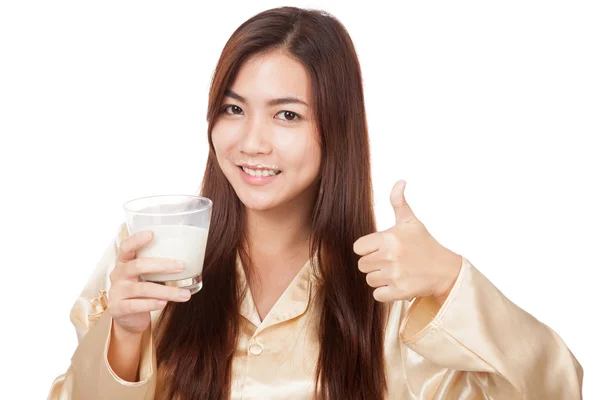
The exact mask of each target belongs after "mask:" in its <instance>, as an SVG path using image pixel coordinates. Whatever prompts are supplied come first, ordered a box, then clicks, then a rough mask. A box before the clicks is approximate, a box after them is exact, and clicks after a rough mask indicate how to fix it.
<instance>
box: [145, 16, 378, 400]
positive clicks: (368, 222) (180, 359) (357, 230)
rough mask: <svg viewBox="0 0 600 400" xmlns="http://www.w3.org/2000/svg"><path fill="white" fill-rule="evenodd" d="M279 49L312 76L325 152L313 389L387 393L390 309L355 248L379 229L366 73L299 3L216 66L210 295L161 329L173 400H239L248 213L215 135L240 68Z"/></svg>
mask: <svg viewBox="0 0 600 400" xmlns="http://www.w3.org/2000/svg"><path fill="white" fill-rule="evenodd" d="M271 50H283V51H285V52H286V53H287V54H289V55H290V56H291V57H294V58H295V59H296V60H298V61H299V62H301V63H302V64H303V65H304V66H305V68H306V69H307V71H308V73H309V76H310V81H311V97H312V98H311V102H312V104H313V110H314V111H313V112H314V117H315V118H316V121H317V127H318V131H319V139H320V144H321V150H322V151H321V153H322V160H321V173H320V177H319V179H320V190H319V194H318V196H317V198H316V201H315V205H314V211H313V215H312V236H311V241H310V254H311V256H313V257H314V256H315V255H316V257H317V260H318V263H317V266H318V268H319V270H318V276H319V282H318V288H319V289H318V293H319V296H318V298H319V299H320V301H321V302H322V314H321V320H320V326H319V329H320V331H319V337H320V344H321V347H320V352H319V358H318V361H317V366H316V376H315V381H316V386H317V387H315V389H316V392H315V393H317V392H318V393H320V394H319V397H320V398H323V399H328V400H340V399H343V400H351V399H362V400H365V399H366V400H381V399H383V398H384V396H385V393H386V379H385V372H384V360H383V331H384V328H385V326H384V324H385V322H384V320H385V318H384V314H385V310H384V306H383V305H382V304H380V303H378V302H376V301H375V300H374V298H373V296H372V290H371V289H370V288H369V287H368V285H367V284H366V281H365V277H364V275H363V274H362V273H361V272H360V271H359V270H358V267H357V262H358V257H357V256H356V254H355V253H354V252H353V243H354V241H355V240H356V239H358V238H359V237H361V236H364V235H366V234H368V233H372V232H374V231H375V230H376V226H375V217H374V212H373V198H372V186H371V169H370V160H369V158H370V154H369V142H368V134H367V123H366V118H365V107H364V97H363V90H362V77H361V71H360V66H359V62H358V57H357V55H356V52H355V49H354V45H353V43H352V41H351V39H350V36H349V35H348V32H347V31H346V29H345V28H344V26H343V25H342V24H341V23H340V22H339V21H338V20H337V19H336V18H334V17H333V16H331V15H329V14H327V13H325V12H323V11H320V10H307V9H299V8H295V7H282V8H276V9H271V10H267V11H264V12H262V13H260V14H257V15H255V16H254V17H252V18H250V19H249V20H247V21H246V22H244V23H243V24H242V25H241V26H240V27H239V28H238V29H237V30H236V31H235V32H234V33H233V35H232V36H231V38H230V39H229V41H228V42H227V43H226V45H225V47H224V49H223V52H222V53H221V57H220V59H219V62H218V64H217V67H216V70H215V73H214V76H213V79H212V84H211V88H210V94H209V102H208V112H207V120H208V140H209V146H210V153H209V156H208V161H207V165H206V170H205V172H204V179H203V181H202V190H201V195H203V196H206V197H209V198H210V199H212V200H213V202H214V205H213V211H212V213H213V214H212V220H211V228H210V235H209V237H208V243H207V249H206V258H205V263H204V272H203V288H202V290H201V291H200V292H199V293H197V294H195V295H194V296H192V299H191V300H190V301H188V302H186V303H169V304H168V305H167V307H166V308H165V310H164V311H163V313H162V315H161V317H160V319H159V321H158V325H157V334H156V337H157V340H158V346H157V361H158V375H159V383H160V385H161V386H162V387H163V393H164V397H166V398H168V399H203V400H209V399H228V398H229V396H230V386H231V367H232V360H233V356H234V352H235V349H236V346H237V337H238V333H239V318H240V317H239V311H238V309H239V305H240V301H241V293H243V291H244V290H245V288H240V287H238V281H237V279H236V252H239V254H240V258H241V259H242V262H243V265H244V268H248V267H247V266H248V265H250V264H251V263H250V262H248V261H249V258H248V253H247V251H246V249H245V247H244V243H245V236H244V235H245V229H244V228H245V227H244V207H243V204H241V202H240V200H239V199H238V197H237V195H236V193H235V192H234V190H233V188H232V187H231V185H230V184H229V182H228V180H227V179H226V177H225V175H224V174H223V172H222V171H221V169H220V167H219V164H218V163H217V159H216V156H215V149H214V146H213V144H212V138H211V135H210V133H211V131H212V127H213V126H214V124H215V121H216V120H217V118H218V117H219V110H220V105H221V102H222V101H223V95H224V92H225V90H226V89H227V88H228V86H229V85H231V84H232V82H233V80H234V78H235V75H236V73H237V71H238V70H239V68H240V66H241V65H242V63H243V62H244V61H245V60H247V59H248V57H250V56H252V55H256V54H264V53H266V52H269V51H271ZM249 272H250V273H251V271H249Z"/></svg>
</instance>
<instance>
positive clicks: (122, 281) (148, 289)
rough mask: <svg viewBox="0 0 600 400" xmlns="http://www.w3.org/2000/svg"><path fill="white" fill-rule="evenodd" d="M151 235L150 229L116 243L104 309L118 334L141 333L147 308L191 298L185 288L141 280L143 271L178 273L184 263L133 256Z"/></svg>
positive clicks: (150, 309)
mask: <svg viewBox="0 0 600 400" xmlns="http://www.w3.org/2000/svg"><path fill="white" fill-rule="evenodd" d="M153 238H154V233H153V232H152V231H141V232H137V233H135V234H133V235H131V236H128V237H126V238H125V239H123V241H122V242H121V245H120V246H119V252H118V256H117V261H116V265H115V268H114V270H113V271H112V272H111V274H110V282H111V285H110V290H109V292H108V308H107V312H108V313H109V314H110V316H111V317H112V319H113V322H114V326H115V329H117V330H120V331H121V332H120V333H127V334H130V335H141V334H142V333H143V332H144V331H145V330H146V329H147V328H148V326H149V325H150V311H154V310H159V309H161V308H163V307H164V306H165V305H166V304H167V301H177V302H184V301H188V300H189V299H190V297H191V295H190V291H189V290H187V289H179V288H175V287H169V286H164V285H160V284H157V283H152V282H140V281H139V275H140V274H146V273H161V274H164V273H173V274H174V273H179V272H182V271H183V270H184V269H185V266H184V265H183V263H181V262H179V261H176V260H169V259H162V258H136V252H137V251H138V250H139V249H141V248H142V247H144V246H146V245H148V244H149V243H150V242H151V241H152V239H153Z"/></svg>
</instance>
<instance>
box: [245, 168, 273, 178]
mask: <svg viewBox="0 0 600 400" xmlns="http://www.w3.org/2000/svg"><path fill="white" fill-rule="evenodd" d="M242 169H243V170H244V172H245V173H247V174H248V175H251V176H275V175H277V174H278V173H279V172H280V171H275V170H272V169H252V168H246V167H242Z"/></svg>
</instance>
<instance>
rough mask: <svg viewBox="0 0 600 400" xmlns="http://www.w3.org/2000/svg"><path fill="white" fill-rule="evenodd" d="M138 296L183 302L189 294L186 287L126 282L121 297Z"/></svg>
mask: <svg viewBox="0 0 600 400" xmlns="http://www.w3.org/2000/svg"><path fill="white" fill-rule="evenodd" d="M125 290H126V291H125ZM140 297H141V298H150V299H158V300H168V301H177V302H183V301H188V300H189V299H190V297H191V294H190V291H189V290H187V289H179V288H176V287H170V286H165V285H160V284H158V283H153V282H128V283H127V287H125V288H124V292H123V297H122V298H123V299H134V298H140Z"/></svg>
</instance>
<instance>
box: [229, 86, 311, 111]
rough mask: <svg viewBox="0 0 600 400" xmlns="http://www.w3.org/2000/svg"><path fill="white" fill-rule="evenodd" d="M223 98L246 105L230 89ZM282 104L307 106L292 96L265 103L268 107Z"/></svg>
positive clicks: (244, 100) (242, 99) (244, 101)
mask: <svg viewBox="0 0 600 400" xmlns="http://www.w3.org/2000/svg"><path fill="white" fill-rule="evenodd" d="M225 96H227V97H231V98H232V99H236V100H238V101H240V102H242V103H244V104H246V103H247V101H246V99H245V98H244V97H242V96H240V95H239V94H237V93H236V92H234V91H233V90H230V89H227V90H225ZM282 104H303V105H305V106H306V107H308V104H306V102H305V101H303V100H300V99H299V98H297V97H293V96H287V97H281V98H279V99H272V100H269V101H267V105H268V106H279V105H282Z"/></svg>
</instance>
